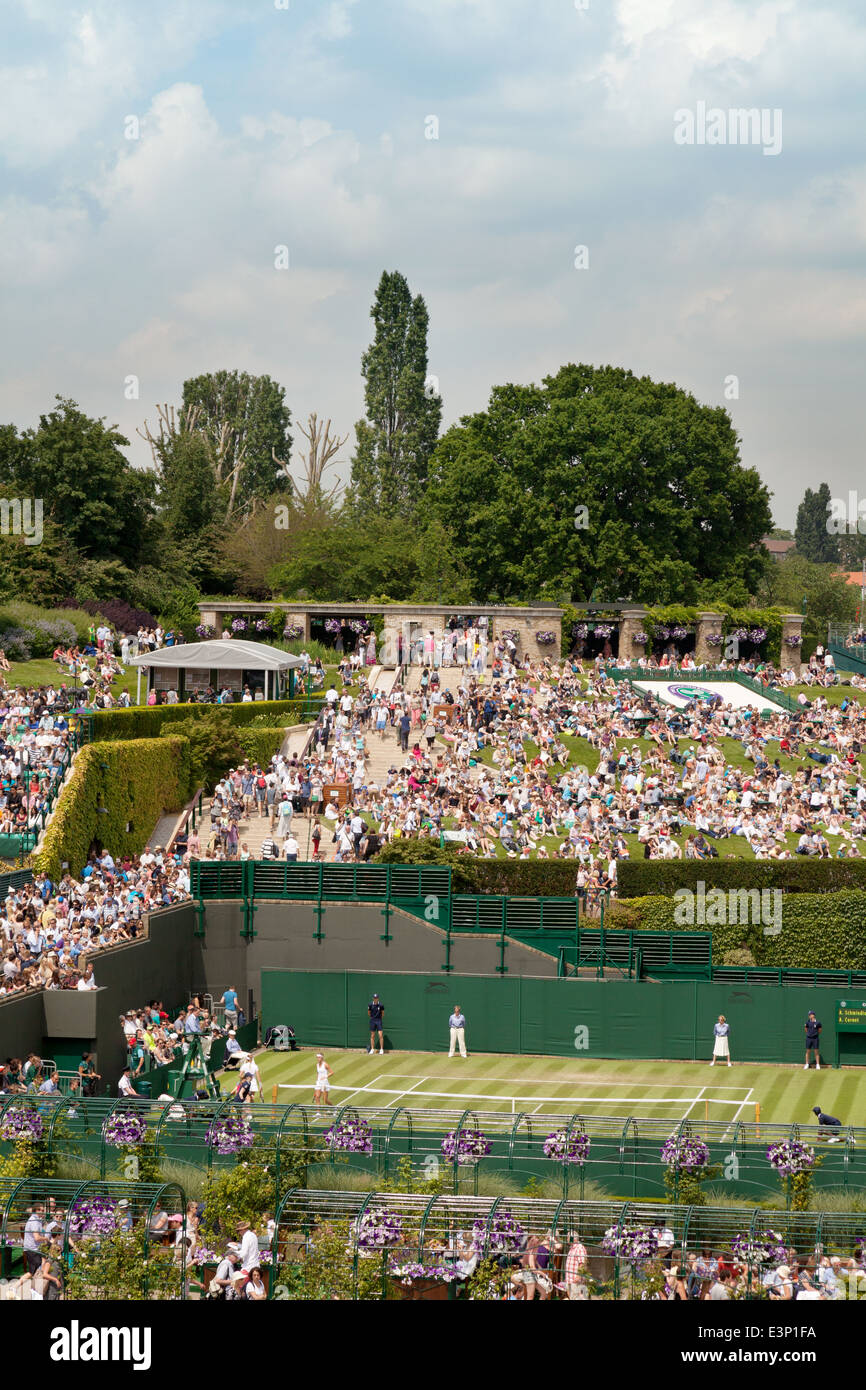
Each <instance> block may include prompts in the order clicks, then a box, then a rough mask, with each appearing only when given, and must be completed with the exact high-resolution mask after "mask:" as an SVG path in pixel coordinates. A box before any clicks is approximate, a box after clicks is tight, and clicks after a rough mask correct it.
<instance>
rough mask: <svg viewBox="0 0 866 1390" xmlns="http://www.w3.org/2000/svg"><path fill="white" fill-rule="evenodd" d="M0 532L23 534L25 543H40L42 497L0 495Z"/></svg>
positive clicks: (12, 534) (11, 534)
mask: <svg viewBox="0 0 866 1390" xmlns="http://www.w3.org/2000/svg"><path fill="white" fill-rule="evenodd" d="M0 534H2V535H4V536H23V537H24V544H25V545H41V544H42V498H41V497H36V498H33V497H0Z"/></svg>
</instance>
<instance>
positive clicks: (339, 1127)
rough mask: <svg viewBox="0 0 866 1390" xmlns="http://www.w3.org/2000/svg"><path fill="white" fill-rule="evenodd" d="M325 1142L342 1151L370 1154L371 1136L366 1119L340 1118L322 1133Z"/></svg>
mask: <svg viewBox="0 0 866 1390" xmlns="http://www.w3.org/2000/svg"><path fill="white" fill-rule="evenodd" d="M322 1138H323V1139H324V1141H325V1143H326V1144H329V1145H330V1147H331V1148H332V1149H339V1150H340V1151H341V1152H342V1153H350V1154H371V1153H372V1152H373V1136H372V1134H371V1132H370V1126H369V1125H368V1124H367V1122H366V1120H340V1121H339V1123H338V1124H334V1125H331V1128H330V1129H326V1130H325V1132H324V1134H323V1135H322Z"/></svg>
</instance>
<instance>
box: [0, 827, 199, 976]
mask: <svg viewBox="0 0 866 1390" xmlns="http://www.w3.org/2000/svg"><path fill="white" fill-rule="evenodd" d="M188 896H189V868H188V865H187V864H185V863H184V862H183V860H182V859H181V857H180V856H174V855H169V854H167V853H166V852H165V851H163V850H162V849H160V848H157V849H155V850H152V851H151V850H145V852H144V853H143V854H141V855H134V856H133V855H130V856H125V857H124V858H123V859H121V860H120V861H119V862H115V860H114V859H113V858H112V856H111V855H110V854H109V853H108V851H107V850H104V851H103V852H102V853H100V854H98V855H97V854H93V855H91V857H90V859H89V861H88V863H87V864H86V865H85V867H84V869H83V870H82V872H81V875H80V877H78V878H72V877H71V876H70V874H69V873H64V874H63V876H62V878H61V879H60V880H59V882H57V883H53V882H52V881H51V879H49V877H48V875H47V874H46V873H44V872H39V873H37V874H36V875H35V877H34V878H33V879H32V880H31V881H30V882H29V883H23V884H21V885H19V886H18V887H17V888H15V887H10V888H9V890H8V892H7V895H6V899H5V902H4V903H3V904H2V907H0V948H2V955H3V963H2V970H0V996H8V995H14V994H20V993H23V992H24V991H26V990H28V989H50V990H54V989H78V990H86V989H96V988H97V975H96V972H95V970H94V958H95V957H96V956H98V953H99V952H100V951H103V950H106V949H108V948H109V947H112V946H117V945H121V944H122V943H124V942H127V941H135V940H137V939H138V938H139V936H140V935H141V934H142V930H143V918H144V917H145V916H146V914H147V913H148V912H150V911H152V910H154V909H156V908H160V907H167V906H169V905H170V904H172V903H175V902H179V901H181V900H183V899H184V898H186V897H188Z"/></svg>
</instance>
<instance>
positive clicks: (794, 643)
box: [785, 632, 803, 647]
mask: <svg viewBox="0 0 866 1390" xmlns="http://www.w3.org/2000/svg"><path fill="white" fill-rule="evenodd" d="M802 645H803V639H802V637H801V636H800V635H799V633H796V632H795V633H792V634H791V636H790V637H786V638H785V646H786V647H800V646H802Z"/></svg>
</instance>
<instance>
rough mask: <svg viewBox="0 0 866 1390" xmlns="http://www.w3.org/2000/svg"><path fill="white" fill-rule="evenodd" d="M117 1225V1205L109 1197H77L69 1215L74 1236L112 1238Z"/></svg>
mask: <svg viewBox="0 0 866 1390" xmlns="http://www.w3.org/2000/svg"><path fill="white" fill-rule="evenodd" d="M119 1224H120V1223H119V1221H118V1215H117V1204H116V1203H115V1202H113V1201H112V1200H111V1198H110V1197H79V1199H78V1201H77V1202H76V1203H75V1204H74V1205H73V1207H72V1210H71V1212H70V1213H69V1231H70V1234H71V1235H74V1236H112V1235H114V1233H115V1231H116V1230H117V1228H118V1225H119Z"/></svg>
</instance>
